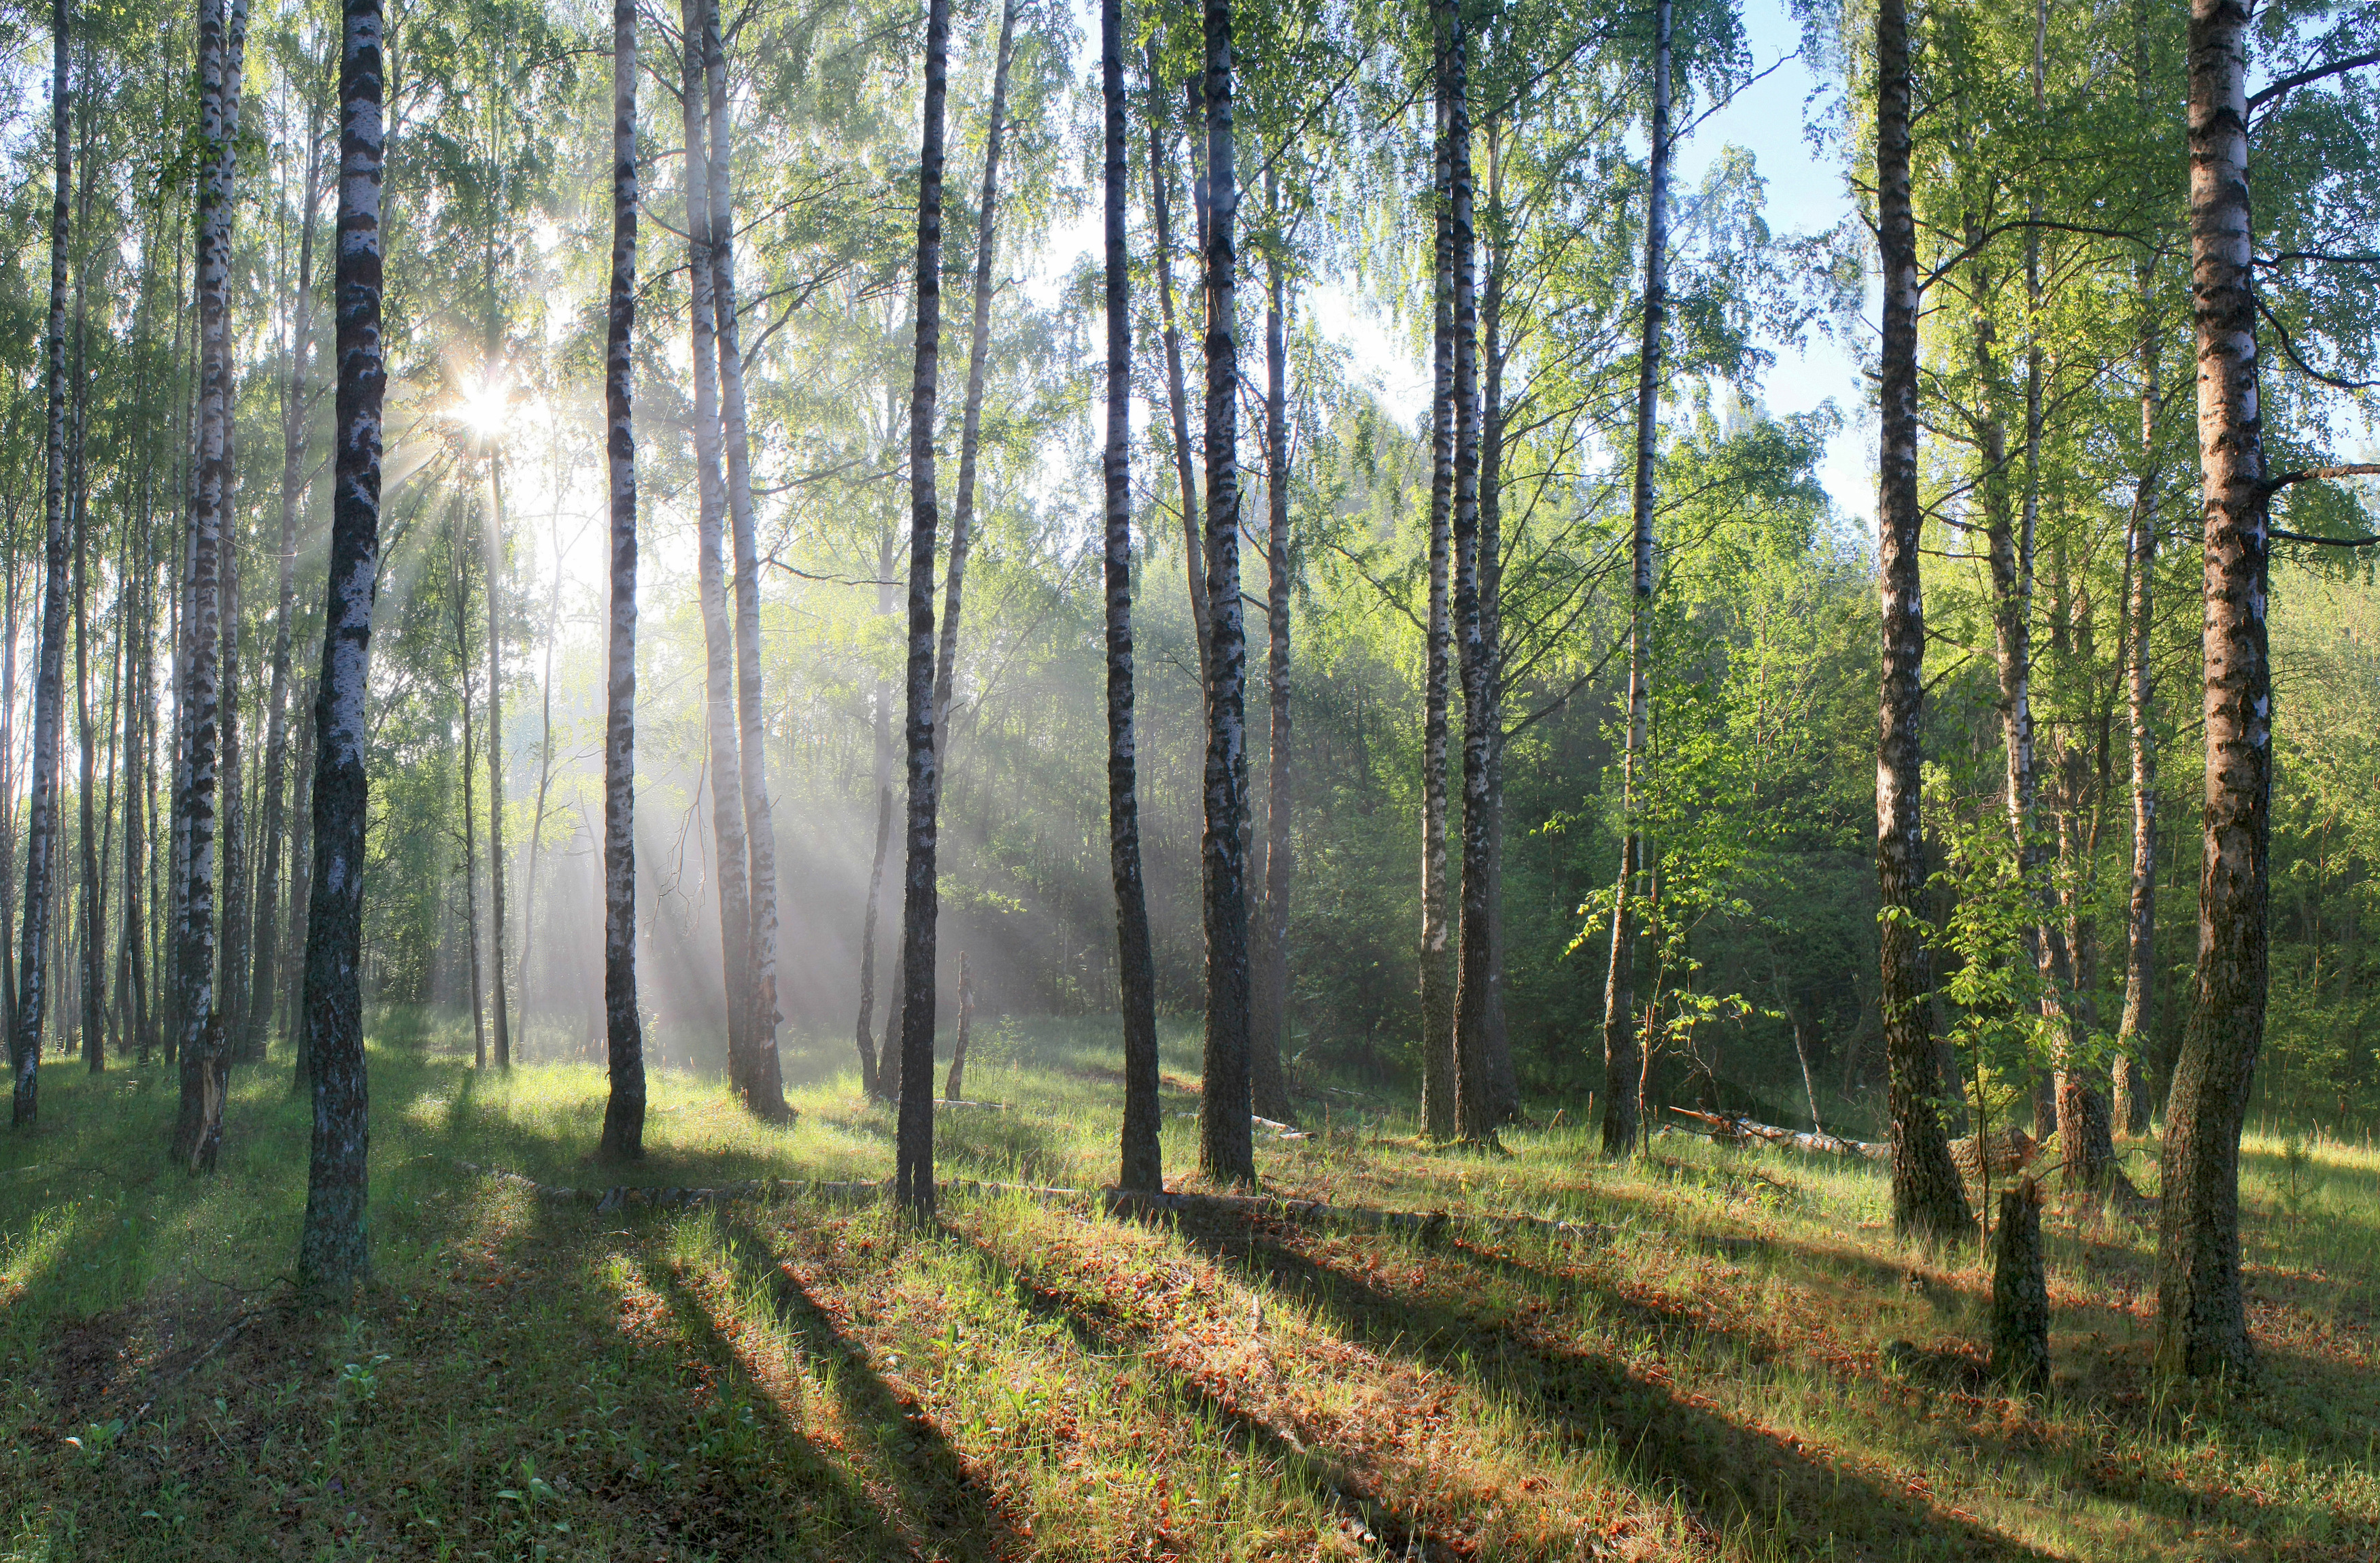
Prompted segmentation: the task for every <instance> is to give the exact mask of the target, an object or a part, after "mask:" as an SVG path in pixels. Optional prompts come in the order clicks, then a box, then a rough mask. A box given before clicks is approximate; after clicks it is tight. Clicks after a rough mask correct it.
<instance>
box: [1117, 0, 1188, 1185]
mask: <svg viewBox="0 0 2380 1563" xmlns="http://www.w3.org/2000/svg"><path fill="white" fill-rule="evenodd" d="M1123 26H1124V24H1123V0H1100V5H1099V85H1100V92H1101V97H1102V100H1103V104H1104V107H1105V109H1106V123H1105V128H1106V135H1105V143H1104V152H1105V172H1106V176H1107V179H1106V196H1107V201H1106V209H1105V215H1106V240H1107V314H1108V363H1107V371H1108V384H1107V393H1108V397H1107V414H1108V425H1107V448H1106V450H1105V452H1104V453H1103V459H1102V474H1101V475H1102V477H1103V478H1104V480H1105V482H1106V498H1107V580H1106V585H1107V631H1108V869H1109V874H1110V877H1111V878H1112V879H1113V880H1114V882H1115V898H1116V976H1117V988H1118V999H1119V1002H1120V1003H1121V1004H1122V1006H1123V1154H1122V1155H1121V1157H1120V1158H1119V1161H1118V1164H1117V1170H1116V1185H1117V1187H1119V1188H1123V1189H1144V1190H1154V1189H1162V1188H1163V1187H1164V1186H1165V1165H1164V1154H1163V1148H1162V1146H1161V1145H1160V1130H1161V1129H1162V1127H1163V1125H1162V1122H1161V1120H1160V1108H1159V1106H1158V1083H1159V1081H1158V1067H1157V977H1156V967H1155V963H1154V961H1153V959H1152V958H1151V956H1150V953H1149V938H1148V898H1147V892H1146V890H1145V888H1144V886H1143V885H1142V882H1141V868H1140V788H1139V772H1138V766H1139V755H1138V752H1137V750H1136V748H1135V739H1134V730H1133V679H1132V673H1133V667H1132V251H1131V248H1130V245H1129V241H1128V239H1127V237H1126V232H1125V226H1124V180H1125V177H1126V175H1127V167H1126V157H1125V151H1124V104H1123ZM1152 92H1153V89H1152ZM1160 264H1161V263H1160ZM1169 291H1170V288H1169ZM1167 343H1168V348H1169V351H1170V356H1171V358H1172V362H1173V364H1174V366H1175V374H1174V381H1175V384H1176V385H1179V384H1180V381H1181V374H1180V372H1179V371H1180V364H1181V361H1182V356H1181V353H1180V351H1179V349H1178V348H1175V347H1174V346H1173V336H1172V324H1171V317H1170V311H1169V319H1168V325H1167ZM1174 405H1175V409H1176V411H1177V414H1178V412H1179V409H1180V406H1181V403H1180V399H1179V397H1176V399H1175V403H1174ZM1185 504H1186V501H1185Z"/></svg>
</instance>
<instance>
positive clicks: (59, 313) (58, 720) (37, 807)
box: [8, 0, 74, 1129]
mask: <svg viewBox="0 0 2380 1563" xmlns="http://www.w3.org/2000/svg"><path fill="white" fill-rule="evenodd" d="M50 33H51V40H50V42H51V64H50V116H51V121H52V130H53V134H54V136H55V141H56V145H55V149H54V150H55V156H56V160H57V166H56V171H55V175H54V177H55V181H56V182H55V188H54V189H53V191H52V195H51V203H50V322H49V331H48V337H47V341H46V342H45V344H44V346H45V348H46V349H47V350H46V352H45V354H44V356H45V357H46V359H47V360H48V369H49V460H48V467H47V475H46V477H45V479H44V482H43V487H42V558H43V567H44V570H45V574H44V578H43V580H44V584H43V587H42V630H41V634H42V639H41V650H40V652H39V653H38V658H39V660H38V664H37V669H38V670H37V671H36V673H35V675H34V679H35V681H34V685H33V755H32V800H31V809H30V819H29V821H28V824H27V826H26V842H25V924H24V953H23V954H22V956H21V957H19V959H18V983H17V1007H16V1008H15V1010H14V1012H13V1013H12V1014H11V1015H10V1017H9V1026H8V1066H9V1070H10V1073H11V1077H12V1079H13V1081H14V1082H15V1083H14V1093H13V1100H12V1104H11V1110H10V1115H9V1122H10V1123H11V1125H12V1126H13V1127H15V1128H18V1129H26V1128H30V1126H31V1125H32V1124H33V1122H34V1120H35V1118H36V1117H37V1116H38V1109H39V1107H40V1090H41V1067H42V1009H43V1005H44V1001H45V1000H46V999H47V997H48V989H47V984H46V978H47V976H48V969H47V964H46V963H47V960H48V958H49V943H50V906H51V896H50V885H51V881H52V879H53V877H54V876H55V873H56V862H57V835H58V739H59V729H60V727H62V726H63V724H64V719H65V711H64V707H65V704H66V649H67V648H66V620H67V527H66V502H67V240H68V237H69V236H68V232H67V228H68V223H69V216H68V211H67V197H68V194H69V192H70V191H71V190H72V189H73V188H74V169H73V162H74V149H73V146H72V144H71V143H70V142H69V140H67V124H68V119H69V116H70V111H71V108H72V101H73V100H72V99H71V97H70V96H69V89H68V85H67V0H54V3H53V5H52V6H51V8H50ZM12 834H13V832H12Z"/></svg>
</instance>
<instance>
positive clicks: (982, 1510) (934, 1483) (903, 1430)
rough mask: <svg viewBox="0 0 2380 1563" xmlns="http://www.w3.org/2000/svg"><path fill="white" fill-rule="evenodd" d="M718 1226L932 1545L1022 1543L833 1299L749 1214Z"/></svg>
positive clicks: (1003, 1547)
mask: <svg viewBox="0 0 2380 1563" xmlns="http://www.w3.org/2000/svg"><path fill="white" fill-rule="evenodd" d="M720 1227H721V1230H722V1233H724V1234H725V1235H726V1237H727V1239H728V1244H729V1248H730V1250H731V1252H734V1253H735V1256H736V1263H737V1267H738V1271H739V1274H740V1276H741V1278H742V1279H743V1281H744V1282H745V1284H746V1285H747V1286H748V1287H752V1288H756V1289H761V1290H763V1291H764V1292H765V1295H766V1296H768V1297H769V1299H770V1300H771V1302H772V1303H773V1305H774V1307H775V1310H776V1316H777V1322H778V1323H779V1324H780V1325H783V1327H784V1328H785V1329H786V1330H788V1331H789V1332H790V1333H791V1334H792V1336H793V1338H794V1340H795V1343H796V1344H797V1345H798V1347H799V1348H800V1349H801V1350H802V1351H803V1352H804V1353H806V1354H807V1356H809V1357H811V1358H812V1359H815V1360H816V1361H817V1362H820V1363H821V1364H822V1365H823V1366H824V1368H825V1370H826V1374H825V1376H826V1379H827V1382H828V1383H829V1384H830V1385H831V1386H832V1387H833V1390H834V1393H835V1395H836V1397H837V1398H839V1399H840V1400H841V1402H842V1407H843V1411H844V1416H845V1418H846V1419H847V1420H848V1421H849V1422H850V1423H851V1424H852V1426H854V1427H855V1428H859V1429H864V1430H866V1432H867V1434H868V1436H870V1437H871V1438H873V1439H874V1440H875V1442H876V1444H877V1447H879V1449H880V1450H881V1451H882V1453H883V1455H884V1457H885V1460H886V1464H887V1465H888V1466H889V1467H890V1469H891V1470H892V1473H893V1477H894V1481H895V1484H897V1485H898V1487H899V1489H900V1494H901V1502H902V1508H904V1510H905V1512H906V1514H907V1516H908V1517H909V1519H910V1520H911V1521H912V1523H913V1524H914V1525H915V1526H916V1527H917V1530H918V1531H919V1532H922V1533H923V1535H924V1536H925V1537H927V1538H928V1539H929V1542H930V1544H931V1545H933V1546H934V1547H936V1548H939V1549H941V1551H943V1552H946V1553H947V1554H948V1555H949V1556H952V1557H964V1558H987V1559H990V1558H1001V1557H1010V1556H1014V1555H1018V1554H1021V1553H1022V1552H1023V1551H1024V1550H1026V1548H1025V1546H1024V1545H1022V1544H1021V1543H1020V1541H1019V1540H1018V1539H1017V1538H1016V1536H1015V1535H1014V1532H1013V1528H1012V1527H1011V1526H1010V1525H1009V1524H1008V1523H1007V1522H1006V1521H1005V1520H1004V1519H1003V1518H1002V1516H1001V1515H1000V1514H999V1513H998V1512H997V1510H996V1509H995V1508H994V1507H993V1505H992V1504H991V1502H990V1500H989V1499H988V1497H987V1496H986V1493H985V1489H984V1485H983V1484H982V1483H981V1482H980V1481H979V1480H978V1479H977V1476H976V1474H975V1473H974V1472H973V1471H970V1470H969V1469H968V1467H967V1462H966V1460H965V1459H964V1458H963V1457H962V1456H961V1455H960V1454H959V1452H958V1451H957V1450H956V1449H955V1448H953V1447H952V1446H951V1444H950V1442H949V1440H948V1439H946V1438H944V1437H943V1436H942V1433H941V1428H940V1427H939V1426H937V1425H936V1424H935V1422H934V1419H933V1417H932V1415H931V1414H930V1413H929V1411H927V1410H925V1408H924V1407H922V1406H921V1405H919V1404H918V1402H917V1400H916V1399H914V1398H911V1397H910V1396H909V1395H907V1394H905V1392H903V1391H902V1390H900V1389H899V1388H897V1387H895V1386H893V1385H892V1384H890V1383H888V1382H887V1381H886V1380H885V1378H884V1377H883V1375H882V1374H880V1373H878V1371H877V1369H876V1366H875V1364H874V1362H872V1361H871V1360H870V1359H869V1357H868V1349H867V1347H866V1346H865V1345H864V1344H862V1343H861V1342H860V1341H858V1340H856V1339H855V1338H854V1337H852V1335H851V1334H850V1333H849V1332H848V1331H847V1330H846V1329H845V1328H844V1325H843V1324H842V1322H841V1320H840V1319H839V1318H838V1317H837V1311H836V1309H835V1308H834V1306H833V1305H832V1303H830V1302H827V1301H822V1300H820V1297H819V1296H818V1294H817V1293H816V1291H815V1290H814V1289H813V1286H814V1283H812V1282H811V1281H810V1280H808V1279H807V1278H806V1276H804V1275H803V1274H802V1273H801V1271H800V1270H799V1269H798V1268H797V1267H796V1266H795V1265H794V1264H792V1263H791V1262H790V1261H786V1260H783V1259H781V1258H779V1257H778V1253H777V1249H776V1246H775V1245H774V1244H773V1243H771V1241H770V1239H769V1237H768V1235H767V1234H766V1233H765V1232H763V1231H762V1230H760V1229H759V1227H755V1226H754V1225H753V1224H752V1223H751V1222H749V1221H748V1220H746V1219H744V1218H743V1217H741V1216H738V1215H733V1214H729V1213H722V1215H721V1216H720Z"/></svg>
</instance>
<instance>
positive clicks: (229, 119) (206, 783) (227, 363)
mask: <svg viewBox="0 0 2380 1563" xmlns="http://www.w3.org/2000/svg"><path fill="white" fill-rule="evenodd" d="M246 18H247V10H246V6H245V5H244V3H243V0H233V3H232V6H231V7H230V18H229V25H228V27H227V26H226V23H225V12H224V9H223V8H222V6H221V3H220V0H206V3H205V4H204V5H203V6H202V7H201V9H200V22H199V48H200V62H199V83H200V94H199V128H200V137H201V139H202V140H203V141H204V143H205V145H206V147H207V151H208V156H207V158H206V161H205V163H204V164H203V165H202V166H201V171H200V219H199V267H198V274H199V275H198V284H199V360H200V372H199V442H198V445H199V448H198V471H197V477H198V482H197V495H196V502H195V504H194V505H193V506H192V507H191V527H190V531H191V550H190V553H191V573H190V588H191V590H190V602H189V618H188V622H187V623H186V624H185V625H184V627H183V633H184V635H185V636H186V637H187V639H188V655H189V663H188V668H187V669H186V672H185V677H184V699H185V700H186V701H187V702H188V712H189V715H188V719H187V723H186V732H187V735H188V746H189V753H188V762H187V764H188V780H187V783H186V787H187V790H186V792H185V795H184V798H183V800H182V816H183V822H184V823H183V836H184V846H183V853H184V862H183V885H184V889H183V894H182V901H183V908H182V926H181V928H180V930H179V937H178V939H177V940H176V944H177V946H178V949H177V951H176V958H177V959H176V965H177V967H178V968H179V971H178V977H179V985H180V989H181V992H180V1002H179V1004H178V1005H177V1009H178V1013H177V1014H176V1022H177V1023H178V1025H179V1028H180V1031H181V1039H180V1049H179V1051H180V1073H181V1088H182V1091H181V1106H180V1112H179V1114H178V1116H177V1117H176V1123H175V1134H174V1146H173V1154H174V1159H175V1160H176V1161H178V1162H181V1163H184V1164H185V1165H187V1166H190V1167H192V1168H193V1169H211V1168H212V1166H214V1161H215V1154H216V1150H217V1147H218V1145H219V1143H220V1142H221V1139H222V1134H223V1098H224V1090H225V1082H226V1081H225V1072H226V1068H227V1066H228V1063H229V1060H228V1058H227V1056H225V1047H224V1045H223V1029H222V1026H221V1024H220V1019H219V1016H218V1014H217V1005H216V993H215V985H214V984H215V957H216V928H215V893H216V883H217V877H218V867H217V865H218V860H219V856H220V853H219V850H218V845H219V844H218V842H217V839H216V830H215V823H216V822H215V811H216V804H217V799H218V796H219V791H220V787H219V783H220V775H219V769H218V761H219V757H220V754H221V751H222V739H223V732H222V721H223V706H224V698H223V696H224V678H223V672H224V670H223V665H222V650H223V626H224V613H223V608H224V601H223V554H224V546H225V531H226V530H227V523H228V522H229V520H230V519H231V513H232V470H231V443H230V442H231V433H230V426H231V409H232V399H231V398H232V384H231V380H232V361H231V342H230V312H231V217H232V180H233V174H234V168H235V163H234V159H235V157H236V155H237V152H236V142H235V137H236V136H237V131H238V121H237V117H236V116H237V107H236V105H235V103H234V101H233V92H235V90H236V89H235V88H234V86H233V77H234V74H235V72H236V71H237V69H238V68H239V63H240V55H241V47H240V45H241V43H242V42H243V37H244V29H245V25H246Z"/></svg>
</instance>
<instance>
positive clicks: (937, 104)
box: [893, 0, 951, 1220]
mask: <svg viewBox="0 0 2380 1563" xmlns="http://www.w3.org/2000/svg"><path fill="white" fill-rule="evenodd" d="M950 55H951V6H950V0H929V4H928V6H927V10H926V103H925V129H924V133H923V136H922V138H921V140H920V144H919V150H918V156H917V335H916V341H917V367H916V372H915V374H914V375H913V377H912V379H911V381H910V387H909V664H908V704H909V710H908V722H907V733H906V742H907V748H908V770H909V807H908V821H907V825H908V829H907V836H908V841H907V848H908V850H907V863H906V867H905V872H904V873H903V881H902V895H901V968H902V991H901V993H900V995H899V1003H900V1006H901V1106H900V1117H899V1120H898V1127H897V1129H896V1130H895V1140H894V1153H895V1162H894V1172H893V1191H894V1197H895V1198H897V1199H898V1200H899V1201H900V1202H901V1203H902V1204H903V1205H905V1207H906V1208H907V1209H908V1210H909V1212H910V1214H911V1215H914V1216H915V1217H916V1218H917V1219H919V1220H926V1219H929V1218H931V1216H932V1215H933V1214H934V919H935V913H936V911H937V910H939V903H938V893H937V890H936V886H935V884H934V858H935V847H936V840H935V825H936V816H937V812H938V810H937V804H938V802H939V800H940V798H939V790H938V784H939V782H940V780H941V776H940V773H939V771H938V769H937V767H936V765H935V763H934V536H935V532H936V531H938V530H939V528H940V526H941V516H940V513H939V509H938V507H937V505H936V501H935V497H934V407H935V392H936V389H937V386H938V382H939V371H940V367H941V363H940V360H941V339H942V281H941V272H942V119H943V110H944V105H945V104H947V102H948V100H949V97H950Z"/></svg>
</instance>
